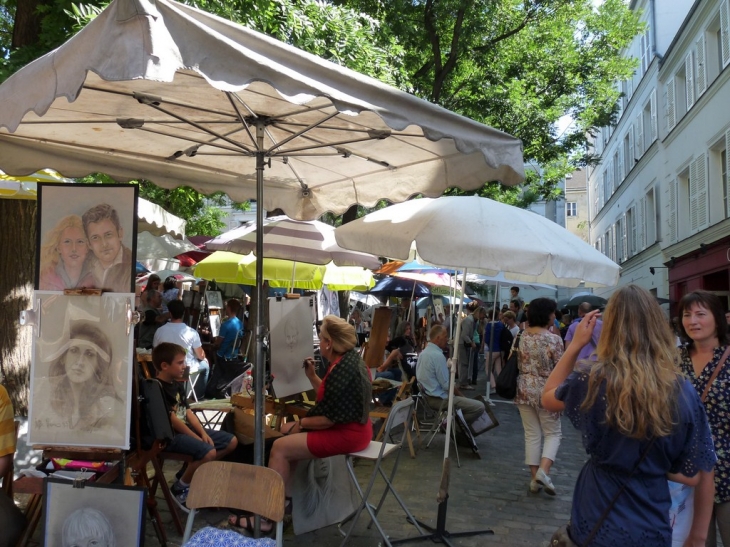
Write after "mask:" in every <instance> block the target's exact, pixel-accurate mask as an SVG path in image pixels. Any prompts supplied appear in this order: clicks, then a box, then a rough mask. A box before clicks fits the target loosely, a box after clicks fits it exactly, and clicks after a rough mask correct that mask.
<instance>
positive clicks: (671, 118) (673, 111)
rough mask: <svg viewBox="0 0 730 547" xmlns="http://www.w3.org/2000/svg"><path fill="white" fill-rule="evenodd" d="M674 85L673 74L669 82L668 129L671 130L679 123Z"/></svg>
mask: <svg viewBox="0 0 730 547" xmlns="http://www.w3.org/2000/svg"><path fill="white" fill-rule="evenodd" d="M674 85H675V84H674V76H672V77H671V78H670V79H669V81H668V82H667V131H671V130H672V129H674V126H675V125H677V107H676V104H675V91H674Z"/></svg>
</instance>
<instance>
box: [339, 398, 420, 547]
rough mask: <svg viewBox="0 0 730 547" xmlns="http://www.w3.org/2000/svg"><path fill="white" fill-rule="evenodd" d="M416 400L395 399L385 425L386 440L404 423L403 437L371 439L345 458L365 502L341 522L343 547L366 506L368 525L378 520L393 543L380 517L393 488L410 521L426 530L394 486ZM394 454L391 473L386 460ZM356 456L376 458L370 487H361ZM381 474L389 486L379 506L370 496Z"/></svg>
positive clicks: (379, 529)
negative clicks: (386, 468) (355, 461)
mask: <svg viewBox="0 0 730 547" xmlns="http://www.w3.org/2000/svg"><path fill="white" fill-rule="evenodd" d="M413 404H414V403H413V399H412V398H410V397H409V398H408V399H406V400H404V401H399V402H397V403H395V404H394V405H393V407H392V408H391V410H390V415H389V416H388V421H387V422H386V425H385V435H384V437H383V439H384V441H386V440H387V439H390V438H391V437H392V430H393V429H394V428H395V427H397V426H399V425H403V433H402V434H401V436H400V440H399V441H398V442H397V443H396V444H391V443H388V442H378V441H370V445H369V446H368V447H367V448H365V449H364V450H361V451H360V452H353V453H350V454H347V455H346V456H345V461H346V462H347V471H348V472H349V474H350V478H351V479H352V482H353V484H354V485H355V488H356V489H357V491H358V493H359V494H360V498H361V502H360V505H359V506H358V508H357V509H356V510H355V512H354V513H352V514H351V515H350V516H348V517H347V518H346V519H345V520H343V521H342V522H341V523H340V532H342V534H343V535H344V536H345V537H344V539H343V540H342V543H341V544H340V547H343V546H344V545H345V543H347V540H348V539H350V535H351V534H352V530H353V529H354V527H355V524H356V523H357V520H358V519H359V518H360V514H361V513H362V512H363V510H367V512H368V514H369V515H370V521H371V522H370V524H369V525H368V528H369V527H370V526H372V524H375V527H376V528H377V529H378V532H380V535H381V537H382V538H383V543H384V545H386V546H388V547H392V546H391V543H390V540H389V539H388V536H387V534H386V533H385V531H384V530H383V527H382V526H381V525H380V523H379V522H378V518H377V517H378V513H379V512H380V509H381V508H382V507H383V503H384V502H385V498H386V496H387V495H388V492H392V494H393V496H394V497H395V499H396V500H397V501H398V503H399V504H400V506H401V508H402V509H403V511H404V512H405V514H406V517H407V518H408V521H409V522H412V523H413V524H414V525H415V526H416V528H417V529H418V533H419V534H423V531H422V529H421V527H420V526H419V525H418V523H417V521H416V519H415V517H414V516H413V515H412V514H411V512H410V510H409V509H408V507H407V506H406V504H405V503H404V502H403V500H402V499H401V497H400V496H399V495H398V492H396V490H395V488H393V479H394V478H395V474H396V471H397V470H398V462H399V461H400V456H401V453H402V449H403V444H404V442H405V440H406V433H407V432H408V430H409V428H410V426H411V420H412V418H413ZM392 454H395V455H396V457H395V462H394V463H393V468H392V469H391V471H390V474H387V473H386V472H385V470H383V467H382V462H383V460H384V459H385V458H387V457H388V456H390V455H392ZM355 458H361V459H365V460H370V461H374V462H375V466H374V468H373V472H372V474H371V475H370V480H369V481H368V484H367V487H366V488H365V490H364V491H363V489H362V488H361V487H360V483H359V482H358V480H357V476H355V469H354V468H353V460H354V459H355ZM378 475H380V476H381V477H382V478H383V480H384V481H385V490H384V491H383V495H382V496H381V497H380V502H379V503H378V505H377V507H374V506H373V505H372V504H371V503H369V502H368V497H369V496H370V493H371V492H372V490H373V486H374V485H375V479H377V477H378ZM348 521H352V523H351V524H350V526H349V528H348V530H347V532H346V533H345V532H344V530H343V529H342V527H343V525H344V524H345V523H347V522H348Z"/></svg>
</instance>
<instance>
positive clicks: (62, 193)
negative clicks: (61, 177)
mask: <svg viewBox="0 0 730 547" xmlns="http://www.w3.org/2000/svg"><path fill="white" fill-rule="evenodd" d="M138 192H139V189H138V187H137V186H136V185H132V184H124V185H111V184H39V185H38V242H37V243H38V245H37V249H38V256H37V260H36V264H37V266H36V268H37V269H36V284H35V288H36V290H41V291H63V290H65V289H81V288H88V289H103V290H104V291H107V292H121V293H132V292H134V274H135V271H136V261H135V256H136V247H137V233H136V232H137V195H138Z"/></svg>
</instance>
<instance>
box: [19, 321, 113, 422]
mask: <svg viewBox="0 0 730 547" xmlns="http://www.w3.org/2000/svg"><path fill="white" fill-rule="evenodd" d="M44 360H45V361H46V362H49V363H50V365H49V369H48V377H47V378H40V380H41V382H40V384H39V385H38V387H37V388H36V389H34V401H33V402H34V403H38V404H40V405H41V408H39V409H38V411H37V412H34V413H33V414H34V416H33V420H34V422H33V423H34V425H35V427H36V428H38V429H44V428H48V429H49V430H50V429H57V430H62V431H79V432H92V431H99V430H103V429H105V428H116V427H118V426H119V425H120V424H122V423H123V418H124V405H123V401H122V399H121V397H119V395H118V394H117V390H116V389H115V386H114V378H113V367H112V346H111V343H110V342H109V338H108V337H107V335H106V334H104V333H103V332H102V331H101V329H99V327H98V326H97V325H95V324H94V323H92V322H91V321H82V320H76V321H72V322H71V324H70V329H69V338H68V341H66V342H64V343H62V344H61V345H60V347H58V348H57V349H56V350H55V351H54V352H53V353H52V354H51V355H49V356H48V357H47V358H45V359H44ZM59 432H60V431H59Z"/></svg>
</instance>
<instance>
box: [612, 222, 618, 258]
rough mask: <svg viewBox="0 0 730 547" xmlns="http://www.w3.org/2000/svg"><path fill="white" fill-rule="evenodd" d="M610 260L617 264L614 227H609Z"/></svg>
mask: <svg viewBox="0 0 730 547" xmlns="http://www.w3.org/2000/svg"><path fill="white" fill-rule="evenodd" d="M610 237H611V260H613V261H614V262H618V248H617V246H616V225H615V224H614V225H612V226H611V234H610Z"/></svg>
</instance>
